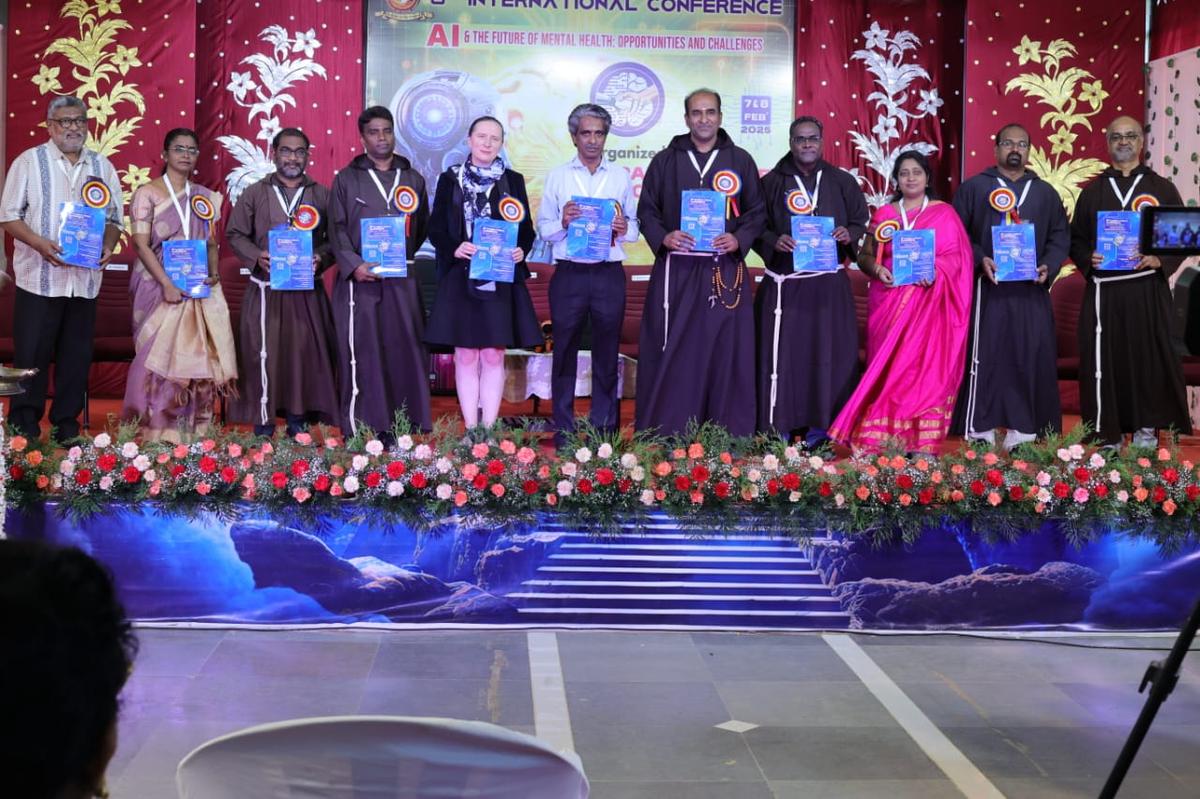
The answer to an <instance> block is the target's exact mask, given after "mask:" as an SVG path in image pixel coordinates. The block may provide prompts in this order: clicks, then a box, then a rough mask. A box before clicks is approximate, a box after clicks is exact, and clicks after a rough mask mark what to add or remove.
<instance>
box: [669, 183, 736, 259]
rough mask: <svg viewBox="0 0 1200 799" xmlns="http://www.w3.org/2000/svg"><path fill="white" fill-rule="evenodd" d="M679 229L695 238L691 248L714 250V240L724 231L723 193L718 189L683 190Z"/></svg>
mask: <svg viewBox="0 0 1200 799" xmlns="http://www.w3.org/2000/svg"><path fill="white" fill-rule="evenodd" d="M679 229H680V230H682V231H683V232H684V233H686V234H688V235H689V236H691V237H692V238H693V239H695V240H696V243H695V245H694V246H693V247H692V249H693V250H695V251H699V252H716V251H717V245H716V244H714V241H715V240H716V238H717V237H718V236H720V235H721V234H722V233H724V232H725V195H724V194H721V192H719V191H702V190H689V191H685V192H683V198H682V200H681V202H680V206H679Z"/></svg>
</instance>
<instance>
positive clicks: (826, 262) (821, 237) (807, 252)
mask: <svg viewBox="0 0 1200 799" xmlns="http://www.w3.org/2000/svg"><path fill="white" fill-rule="evenodd" d="M833 227H834V225H833V217H831V216H796V215H794V216H792V239H793V240H794V241H795V242H796V247H795V248H794V249H793V250H792V269H793V270H795V271H797V272H836V271H837V270H838V266H839V264H838V257H837V239H835V238H834V237H833Z"/></svg>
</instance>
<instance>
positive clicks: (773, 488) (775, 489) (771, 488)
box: [767, 478, 779, 496]
mask: <svg viewBox="0 0 1200 799" xmlns="http://www.w3.org/2000/svg"><path fill="white" fill-rule="evenodd" d="M767 493H768V494H770V495H771V496H775V495H776V494H778V493H779V481H778V480H776V479H774V478H771V479H770V480H768V481H767Z"/></svg>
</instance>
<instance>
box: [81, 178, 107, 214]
mask: <svg viewBox="0 0 1200 799" xmlns="http://www.w3.org/2000/svg"><path fill="white" fill-rule="evenodd" d="M80 196H82V197H83V204H84V205H86V206H88V207H89V208H107V207H108V204H109V203H111V202H112V192H111V191H109V190H108V186H107V185H105V183H104V181H101V180H89V181H88V182H87V183H84V184H83V188H82V189H81V190H80Z"/></svg>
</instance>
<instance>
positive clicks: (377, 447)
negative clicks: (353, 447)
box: [363, 438, 383, 457]
mask: <svg viewBox="0 0 1200 799" xmlns="http://www.w3.org/2000/svg"><path fill="white" fill-rule="evenodd" d="M363 449H365V450H366V451H367V454H368V455H374V456H375V457H379V456H380V455H382V454H383V442H382V441H380V440H379V439H377V438H372V439H371V440H370V441H368V442H367V445H366V446H365V447H363Z"/></svg>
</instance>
